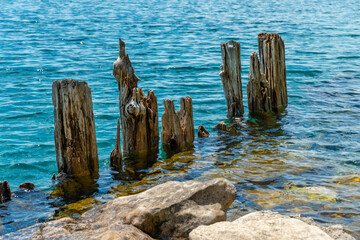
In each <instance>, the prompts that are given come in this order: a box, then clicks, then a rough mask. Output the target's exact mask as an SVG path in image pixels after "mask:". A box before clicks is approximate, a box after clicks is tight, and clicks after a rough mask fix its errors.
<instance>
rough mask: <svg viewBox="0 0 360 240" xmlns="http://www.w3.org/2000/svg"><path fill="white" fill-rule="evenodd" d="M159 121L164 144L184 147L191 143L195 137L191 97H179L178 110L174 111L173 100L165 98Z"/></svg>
mask: <svg viewBox="0 0 360 240" xmlns="http://www.w3.org/2000/svg"><path fill="white" fill-rule="evenodd" d="M161 122H162V126H161V142H162V143H163V144H164V145H165V146H170V147H172V148H178V149H184V148H186V147H187V146H189V145H191V144H192V143H193V142H194V138H195V130H194V119H193V107H192V99H191V97H189V96H187V97H186V98H181V99H180V110H179V111H177V112H176V113H175V107H174V101H172V100H165V101H164V114H163V116H162V118H161Z"/></svg>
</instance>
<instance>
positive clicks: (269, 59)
mask: <svg viewBox="0 0 360 240" xmlns="http://www.w3.org/2000/svg"><path fill="white" fill-rule="evenodd" d="M258 47H259V57H260V72H261V73H262V74H264V75H265V76H264V78H265V79H266V81H267V84H268V94H269V99H270V106H271V110H273V111H275V112H277V111H279V110H281V109H283V108H285V107H286V106H287V104H288V98H287V87H286V66H285V45H284V41H283V40H282V39H281V37H280V36H279V34H277V33H260V34H259V35H258Z"/></svg>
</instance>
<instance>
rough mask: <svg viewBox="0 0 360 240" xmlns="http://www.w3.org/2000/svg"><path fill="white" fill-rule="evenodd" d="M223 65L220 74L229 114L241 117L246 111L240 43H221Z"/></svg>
mask: <svg viewBox="0 0 360 240" xmlns="http://www.w3.org/2000/svg"><path fill="white" fill-rule="evenodd" d="M221 58H222V65H221V66H220V74H219V75H220V76H221V81H222V84H223V88H224V93H225V99H226V103H227V109H228V115H229V116H230V117H240V116H242V115H243V113H244V106H243V102H242V98H243V94H242V83H241V60H240V44H239V43H238V42H236V41H228V42H226V43H222V44H221Z"/></svg>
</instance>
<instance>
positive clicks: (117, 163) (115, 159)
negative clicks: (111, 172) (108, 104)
mask: <svg viewBox="0 0 360 240" xmlns="http://www.w3.org/2000/svg"><path fill="white" fill-rule="evenodd" d="M110 166H111V167H114V168H119V167H121V166H122V156H121V146H120V120H119V119H118V121H117V128H116V139H115V148H114V149H113V150H112V152H111V154H110Z"/></svg>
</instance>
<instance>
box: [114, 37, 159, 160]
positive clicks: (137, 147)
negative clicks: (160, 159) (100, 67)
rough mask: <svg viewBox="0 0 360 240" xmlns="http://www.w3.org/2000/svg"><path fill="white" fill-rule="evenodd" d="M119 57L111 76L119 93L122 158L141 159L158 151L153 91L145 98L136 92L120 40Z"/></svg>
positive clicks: (156, 113)
mask: <svg viewBox="0 0 360 240" xmlns="http://www.w3.org/2000/svg"><path fill="white" fill-rule="evenodd" d="M119 45H120V51H119V57H118V59H117V61H116V62H114V66H113V75H114V77H115V78H116V81H117V83H118V89H119V109H120V120H121V129H122V142H123V154H125V155H143V154H147V153H149V152H151V151H158V148H159V125H158V108H157V99H156V96H155V94H154V92H153V91H149V92H148V95H147V97H146V96H145V94H144V92H143V91H142V89H141V88H139V89H138V88H137V82H138V81H140V79H139V78H138V77H137V76H136V74H135V71H134V68H133V66H132V64H131V61H130V59H129V56H128V55H127V54H126V53H125V42H123V41H122V40H121V39H120V38H119Z"/></svg>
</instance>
